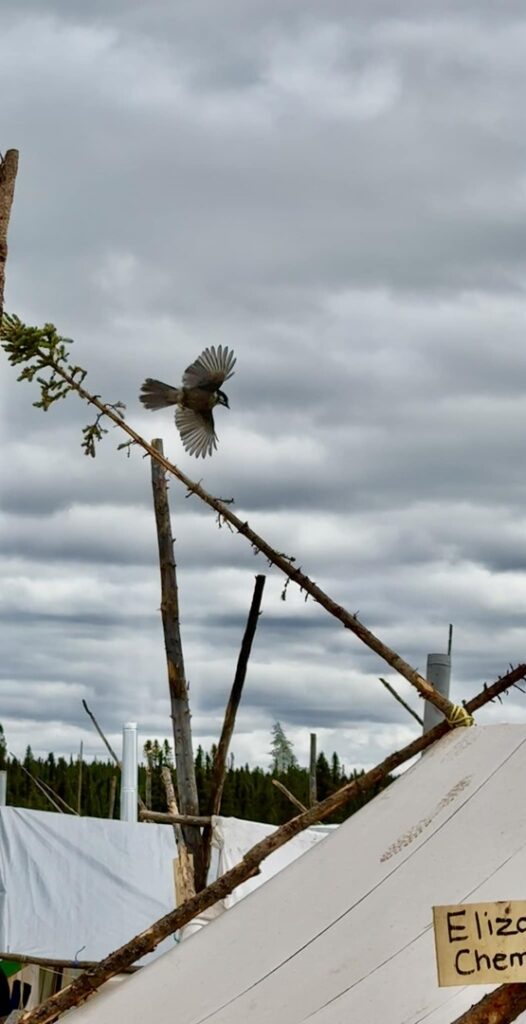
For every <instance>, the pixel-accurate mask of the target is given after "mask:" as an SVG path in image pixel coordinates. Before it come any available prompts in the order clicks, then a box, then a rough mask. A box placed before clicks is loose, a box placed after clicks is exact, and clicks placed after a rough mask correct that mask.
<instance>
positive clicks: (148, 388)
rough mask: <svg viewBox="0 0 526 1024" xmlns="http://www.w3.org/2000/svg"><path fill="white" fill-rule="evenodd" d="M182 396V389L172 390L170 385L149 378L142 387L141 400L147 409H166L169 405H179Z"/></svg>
mask: <svg viewBox="0 0 526 1024" xmlns="http://www.w3.org/2000/svg"><path fill="white" fill-rule="evenodd" d="M181 394H182V392H181V388H172V387H170V385H169V384H163V383H162V381H160V380H152V378H151V377H148V379H147V380H145V382H144V384H143V385H142V387H141V393H140V395H139V398H140V400H141V402H142V404H143V405H145V406H146V408H147V409H164V408H165V407H166V406H167V405H177V403H178V402H179V401H180V399H181Z"/></svg>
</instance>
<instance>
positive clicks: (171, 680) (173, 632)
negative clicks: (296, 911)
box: [145, 438, 204, 888]
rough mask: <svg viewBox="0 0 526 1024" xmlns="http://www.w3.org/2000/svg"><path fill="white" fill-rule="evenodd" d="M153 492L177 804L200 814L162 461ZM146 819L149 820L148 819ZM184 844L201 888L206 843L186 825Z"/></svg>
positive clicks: (158, 447) (159, 445) (154, 466)
mask: <svg viewBox="0 0 526 1024" xmlns="http://www.w3.org/2000/svg"><path fill="white" fill-rule="evenodd" d="M152 449H153V451H154V452H155V453H156V454H157V455H159V456H162V457H164V456H163V442H162V440H161V439H160V438H155V439H154V440H153V441H152ZM151 476H152V492H153V504H154V510H155V524H156V528H157V545H158V548H159V569H160V574H161V618H162V625H163V634H164V646H165V651H166V666H167V670H168V689H169V692H170V707H171V718H172V726H173V736H174V753H175V767H176V773H177V795H178V798H179V799H178V804H179V808H180V810H181V812H182V814H190V815H198V814H199V796H198V793H197V780H196V776H195V765H194V754H193V746H192V727H191V721H190V720H191V715H190V702H189V700H188V686H187V683H186V676H185V669H184V659H183V646H182V641H181V631H180V628H179V594H178V588H177V573H176V565H175V556H174V538H173V535H172V524H171V521H170V507H169V504H168V488H167V485H166V474H165V472H164V469H163V468H162V466H161V465H160V464H159V462H158V461H157V460H156V459H154V458H152V460H151ZM145 820H147V819H145ZM183 831H184V841H185V844H186V846H187V847H188V849H189V851H190V852H191V854H192V856H193V860H194V872H195V877H196V880H197V882H198V888H201V887H202V885H203V883H204V880H203V844H202V840H201V834H200V832H198V830H197V829H186V828H185V827H184V826H183Z"/></svg>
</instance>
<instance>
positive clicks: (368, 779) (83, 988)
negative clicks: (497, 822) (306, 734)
mask: <svg viewBox="0 0 526 1024" xmlns="http://www.w3.org/2000/svg"><path fill="white" fill-rule="evenodd" d="M525 676H526V664H521V665H518V666H517V668H515V669H512V670H511V671H510V672H508V673H507V675H505V676H503V677H502V678H501V679H498V680H497V681H496V682H495V683H493V684H492V685H491V686H489V687H486V686H485V687H484V689H483V690H482V691H481V692H480V693H479V694H477V696H476V697H475V698H473V700H471V701H468V702H467V704H466V709H467V710H468V711H469V712H473V711H476V710H477V708H480V707H482V706H483V705H484V704H486V703H487V702H488V701H489V700H492V699H493V698H494V697H496V696H498V694H500V693H503V692H504V691H505V690H507V689H509V688H510V686H513V685H514V684H515V683H517V682H518V681H519V680H520V679H523V678H524V677H525ZM450 728H451V726H450V725H449V724H448V722H447V721H446V720H445V719H444V721H443V722H440V723H439V724H438V725H435V727H434V728H433V729H430V730H429V732H427V733H426V734H425V735H423V736H419V737H418V739H416V740H413V742H412V743H409V744H408V745H407V746H406V747H404V748H403V749H402V750H399V751H395V753H393V754H390V755H389V757H387V758H385V760H384V761H382V762H381V764H379V765H376V767H375V768H372V769H370V771H368V772H365V774H364V775H362V776H360V777H359V778H357V779H353V780H352V781H351V782H348V783H347V784H346V785H345V786H342V788H341V789H339V790H338V791H337V792H336V793H332V794H331V796H328V797H327V798H326V799H325V800H322V801H321V802H320V803H318V804H316V806H315V807H311V808H309V810H307V811H305V812H304V813H303V814H300V815H298V816H297V817H296V818H292V819H291V820H290V821H287V822H286V824H285V825H282V826H281V827H280V828H278V829H276V831H275V832H273V833H272V834H271V835H270V836H267V838H266V839H263V840H262V841H261V842H259V843H256V845H255V846H253V847H252V848H251V849H250V850H249V851H248V852H247V853H246V854H245V856H244V857H243V859H242V860H241V861H240V862H239V864H236V865H235V866H234V867H233V868H231V870H230V871H227V872H226V873H225V874H224V875H222V876H221V877H220V878H218V879H217V880H216V881H215V882H213V883H212V884H211V885H209V886H207V888H206V889H203V890H201V892H199V893H198V894H197V895H196V896H194V897H193V898H192V899H190V900H187V901H186V903H184V904H183V905H182V906H181V907H178V908H177V909H176V910H173V911H171V912H170V913H169V914H166V915H165V917H161V918H160V919H159V920H158V921H156V922H155V923H154V924H153V925H151V927H150V928H147V929H146V930H145V931H144V932H141V934H140V935H136V936H135V937H134V938H133V939H131V941H130V942H127V943H126V944H125V945H124V946H121V947H120V949H117V950H115V951H114V952H113V953H110V955H109V956H107V957H106V958H105V959H104V960H101V962H100V964H99V965H98V967H96V968H94V969H93V970H92V971H88V972H86V973H85V974H82V975H80V977H78V978H76V979H75V981H73V982H72V984H71V985H70V986H69V987H68V988H67V989H64V990H63V991H62V992H59V993H57V995H55V996H51V997H50V998H49V999H47V1000H46V1001H45V1002H44V1003H42V1004H41V1005H40V1006H38V1007H37V1008H36V1009H34V1010H30V1011H28V1012H26V1013H25V1014H23V1016H22V1017H21V1018H20V1022H19V1024H48V1022H49V1021H53V1020H55V1018H56V1017H58V1016H60V1014H61V1013H63V1012H64V1011H65V1010H68V1009H70V1007H72V1006H77V1005H78V1004H79V1003H81V1002H84V1001H85V1000H86V999H87V998H88V996H90V995H92V993H93V992H95V991H96V990H97V989H98V988H100V986H101V985H102V984H104V982H105V981H107V980H108V979H109V978H112V977H113V976H114V975H115V974H117V973H118V972H120V971H122V969H123V968H124V967H128V966H130V965H131V964H132V963H134V962H135V961H136V960H139V959H140V958H141V957H143V956H145V954H146V953H151V951H152V950H153V949H155V947H156V946H157V945H158V944H159V942H161V941H162V940H163V939H165V938H166V937H167V936H168V935H171V934H173V932H175V931H177V930H178V929H180V928H182V927H183V926H184V925H185V924H188V922H189V921H191V920H192V918H194V917H196V916H197V914H200V913H202V912H203V911H204V910H207V909H208V908H209V907H211V906H213V905H214V903H217V902H218V900H221V899H224V898H225V896H228V894H229V893H231V892H232V891H233V889H235V888H236V887H237V886H238V885H241V883H242V882H244V881H246V880H247V878H250V877H252V876H253V875H254V874H256V873H257V871H258V867H259V865H260V864H261V862H262V860H264V859H265V858H266V857H268V856H270V854H271V853H273V852H274V850H277V849H279V847H280V846H283V845H284V844H285V843H287V842H289V840H290V839H292V838H293V837H294V836H296V835H298V834H299V833H300V832H302V831H303V830H304V829H306V828H308V827H309V825H313V824H316V823H317V822H318V821H321V820H323V818H326V817H327V816H328V815H329V814H332V812H333V811H335V810H337V809H338V808H339V807H343V806H344V804H346V803H348V801H349V800H351V799H352V798H353V797H354V796H356V795H357V794H358V793H364V792H367V791H368V790H370V789H372V788H373V787H374V786H376V785H377V784H378V783H379V782H381V781H382V779H384V778H385V777H386V776H387V775H389V774H390V773H391V772H393V771H394V770H395V769H396V768H398V767H400V765H401V764H404V763H405V762H406V761H408V760H410V759H411V758H412V757H414V756H415V755H416V754H419V753H421V751H422V750H426V749H427V747H430V746H431V745H432V744H433V743H435V742H436V740H438V739H440V738H441V737H442V736H444V735H445V733H447V732H448V731H449V729H450Z"/></svg>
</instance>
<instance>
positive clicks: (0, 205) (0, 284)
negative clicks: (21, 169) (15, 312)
mask: <svg viewBox="0 0 526 1024" xmlns="http://www.w3.org/2000/svg"><path fill="white" fill-rule="evenodd" d="M17 171H18V150H17V149H8V150H7V152H6V154H5V156H4V157H2V156H0V320H1V319H2V314H3V312H4V290H5V265H6V261H7V231H8V228H9V219H10V217H11V208H12V206H13V199H14V196H15V181H16V175H17Z"/></svg>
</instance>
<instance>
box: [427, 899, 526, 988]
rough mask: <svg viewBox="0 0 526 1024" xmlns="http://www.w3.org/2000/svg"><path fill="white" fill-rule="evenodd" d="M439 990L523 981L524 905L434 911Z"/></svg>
mask: <svg viewBox="0 0 526 1024" xmlns="http://www.w3.org/2000/svg"><path fill="white" fill-rule="evenodd" d="M433 924H434V928H435V947H436V955H437V967H438V984H439V985H488V984H492V983H494V982H496V983H497V984H502V983H503V982H505V981H526V900H515V901H508V902H506V901H504V900H500V901H499V902H498V903H462V904H458V903H457V904H453V905H452V906H449V907H433Z"/></svg>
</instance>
